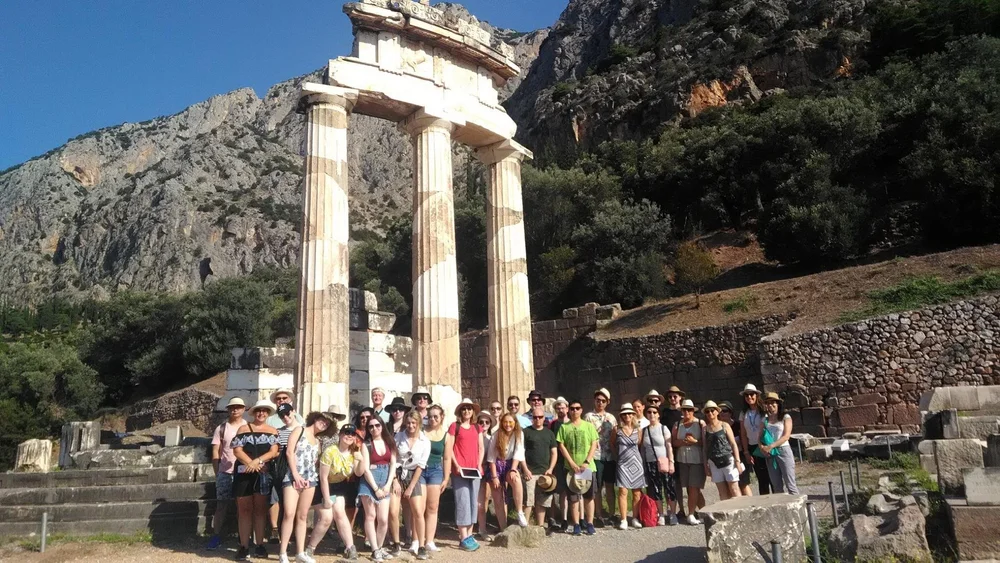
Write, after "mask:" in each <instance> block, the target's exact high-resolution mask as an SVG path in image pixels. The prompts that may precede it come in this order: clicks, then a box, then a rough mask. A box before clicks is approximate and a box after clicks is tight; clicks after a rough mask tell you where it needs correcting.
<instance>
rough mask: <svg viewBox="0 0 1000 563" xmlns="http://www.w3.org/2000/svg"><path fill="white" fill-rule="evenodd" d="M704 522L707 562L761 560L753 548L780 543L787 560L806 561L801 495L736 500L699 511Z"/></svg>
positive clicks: (804, 520)
mask: <svg viewBox="0 0 1000 563" xmlns="http://www.w3.org/2000/svg"><path fill="white" fill-rule="evenodd" d="M699 513H700V514H701V516H702V517H703V519H704V522H705V540H706V544H707V552H706V556H707V560H708V562H709V563H744V562H749V561H760V554H759V553H758V551H757V548H756V547H755V544H756V545H760V546H766V547H765V549H767V550H768V552H770V544H771V542H772V541H776V542H778V543H779V544H781V549H782V554H783V556H784V559H785V560H786V561H802V560H804V559H805V558H806V553H805V542H804V541H803V538H804V537H805V535H806V534H807V533H808V524H807V520H806V497H805V496H804V495H799V496H791V495H763V496H753V497H737V498H733V499H729V500H724V501H721V502H717V503H715V504H713V505H710V506H706V507H705V508H703V509H702V510H700V511H699Z"/></svg>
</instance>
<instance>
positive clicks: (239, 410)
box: [208, 397, 247, 550]
mask: <svg viewBox="0 0 1000 563" xmlns="http://www.w3.org/2000/svg"><path fill="white" fill-rule="evenodd" d="M246 410H247V407H246V404H245V403H244V402H243V399H241V398H239V397H233V398H232V399H230V400H229V403H228V404H227V405H226V411H227V412H228V413H229V417H228V418H227V419H226V421H225V422H223V423H222V424H220V425H219V426H218V427H217V428H216V429H215V432H213V433H212V467H213V468H214V469H215V517H213V518H212V538H211V539H209V540H208V549H213V550H214V549H219V546H221V545H222V535H221V534H222V526H223V524H225V522H226V512H227V511H228V510H229V505H230V504H232V502H233V468H234V466H235V465H236V454H235V453H234V452H233V438H235V437H236V432H238V431H239V429H240V427H241V426H243V425H244V424H245V423H246V421H245V420H243V413H245V412H246Z"/></svg>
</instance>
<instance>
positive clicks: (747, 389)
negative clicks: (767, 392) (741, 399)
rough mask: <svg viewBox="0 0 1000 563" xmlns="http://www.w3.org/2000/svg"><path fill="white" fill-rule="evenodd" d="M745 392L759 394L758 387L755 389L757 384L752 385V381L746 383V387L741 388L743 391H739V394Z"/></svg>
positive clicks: (744, 393)
mask: <svg viewBox="0 0 1000 563" xmlns="http://www.w3.org/2000/svg"><path fill="white" fill-rule="evenodd" d="M747 393H756V394H758V395H760V389H757V386H756V385H754V384H753V383H747V385H746V387H744V388H743V392H741V393H740V395H746V394H747Z"/></svg>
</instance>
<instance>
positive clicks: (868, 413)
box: [837, 405, 878, 426]
mask: <svg viewBox="0 0 1000 563" xmlns="http://www.w3.org/2000/svg"><path fill="white" fill-rule="evenodd" d="M837 416H838V417H839V419H840V426H871V425H873V424H878V405H860V406H852V407H840V408H839V409H837Z"/></svg>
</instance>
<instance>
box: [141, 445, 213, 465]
mask: <svg viewBox="0 0 1000 563" xmlns="http://www.w3.org/2000/svg"><path fill="white" fill-rule="evenodd" d="M184 463H197V464H204V463H212V455H211V453H210V452H209V450H208V449H207V448H204V447H201V446H177V447H175V448H163V449H162V450H160V451H159V452H157V454H156V456H155V457H154V459H153V465H154V466H156V467H166V466H168V465H180V464H184Z"/></svg>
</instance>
